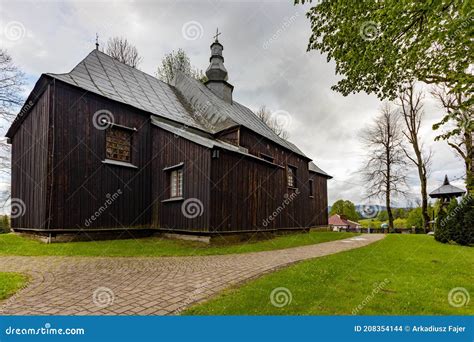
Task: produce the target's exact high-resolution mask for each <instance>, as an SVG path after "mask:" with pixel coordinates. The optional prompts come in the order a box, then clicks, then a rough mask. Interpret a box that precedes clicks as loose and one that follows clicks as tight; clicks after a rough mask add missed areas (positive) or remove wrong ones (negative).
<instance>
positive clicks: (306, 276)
mask: <svg viewBox="0 0 474 342" xmlns="http://www.w3.org/2000/svg"><path fill="white" fill-rule="evenodd" d="M473 270H474V248H470V247H462V246H455V245H445V244H441V243H438V242H436V241H434V239H433V238H432V237H430V236H426V235H388V236H387V237H386V238H385V239H384V240H381V241H379V242H376V243H374V244H372V245H369V246H367V247H363V248H359V249H355V250H351V251H347V252H343V253H339V254H334V255H330V256H326V257H322V258H318V259H313V260H309V261H305V262H302V263H299V264H297V265H294V266H291V267H289V268H286V269H283V270H281V271H278V272H275V273H272V274H269V275H266V276H264V277H262V278H260V279H258V280H255V281H252V282H250V283H248V284H246V285H243V286H242V287H240V288H235V289H231V290H228V291H226V292H224V293H223V294H222V295H220V296H218V297H216V298H215V299H212V300H210V301H209V302H206V303H203V304H200V305H197V306H195V307H192V308H190V309H189V310H188V311H186V312H185V314H193V315H350V314H360V315H466V314H471V315H472V314H474V299H471V300H470V302H468V303H467V305H463V306H460V307H455V306H453V305H450V303H449V300H448V297H449V293H450V291H451V290H453V289H455V290H453V292H452V294H453V296H452V300H451V302H452V303H453V304H454V305H456V304H462V301H463V299H464V300H466V299H467V298H468V294H470V295H471V296H474V272H473ZM276 288H286V290H284V289H277V290H275V289H276ZM456 288H463V289H464V290H463V289H456ZM272 291H275V292H274V294H276V293H279V294H280V295H279V296H278V295H276V296H273V301H274V303H276V304H277V305H280V304H285V303H287V305H285V306H282V307H276V306H275V305H273V304H272V300H271V293H272ZM290 296H291V301H289V298H290ZM288 302H289V303H288Z"/></svg>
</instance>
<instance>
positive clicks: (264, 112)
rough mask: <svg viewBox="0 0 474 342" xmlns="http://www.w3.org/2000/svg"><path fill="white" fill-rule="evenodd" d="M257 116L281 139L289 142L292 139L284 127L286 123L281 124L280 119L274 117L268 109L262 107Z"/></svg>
mask: <svg viewBox="0 0 474 342" xmlns="http://www.w3.org/2000/svg"><path fill="white" fill-rule="evenodd" d="M255 115H257V116H258V118H259V119H260V120H262V121H263V122H264V123H265V124H266V125H267V126H268V127H270V129H271V130H272V131H273V132H275V134H276V135H278V136H279V137H280V138H282V139H285V140H287V139H288V138H289V137H290V134H289V133H288V131H287V130H286V129H285V127H284V126H285V125H284V123H282V122H279V120H278V117H275V116H273V115H272V112H270V111H269V110H268V109H267V107H265V106H261V107H260V109H259V110H258V111H257V112H256V113H255Z"/></svg>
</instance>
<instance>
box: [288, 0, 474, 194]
mask: <svg viewBox="0 0 474 342" xmlns="http://www.w3.org/2000/svg"><path fill="white" fill-rule="evenodd" d="M305 2H312V1H311V0H295V3H305ZM473 5H474V3H473V2H472V1H463V0H438V1H416V0H407V1H398V0H387V1H378V0H364V1H318V2H317V5H315V6H314V7H312V8H311V9H310V10H309V12H308V14H307V16H308V18H309V19H310V21H311V29H312V35H311V38H310V41H309V45H308V50H313V49H316V50H319V51H321V52H322V53H327V58H328V60H334V61H335V62H336V72H337V73H338V74H340V75H342V76H343V78H342V80H340V81H339V82H338V83H337V84H336V85H335V86H333V89H335V90H337V91H339V92H341V93H342V94H344V95H348V94H350V93H353V92H359V91H365V92H367V93H374V94H376V95H377V96H378V97H379V98H381V99H387V98H389V99H395V98H396V97H397V95H398V93H399V92H400V91H402V90H403V87H404V86H405V85H406V84H407V83H410V82H412V81H421V82H424V83H426V84H438V85H439V84H445V85H447V88H448V89H449V92H450V94H451V95H454V96H456V94H470V93H472V84H473V83H474V74H473V73H472V69H470V67H471V65H472V57H471V56H472V55H473V54H474V53H473V48H474V44H472V24H471V23H472V13H473ZM460 100H461V101H460V102H459V103H458V104H457V106H458V109H460V110H464V111H471V112H472V104H473V97H472V96H466V97H460ZM469 108H471V109H470V110H469ZM451 114H452V113H448V114H447V115H446V116H445V118H443V122H448V121H450V120H451V118H452V115H451ZM451 122H453V123H454V124H460V120H457V119H454V120H451ZM459 128H460V127H459V126H458V127H456V128H455V129H459ZM442 138H445V136H442ZM471 140H472V139H471ZM468 149H471V150H472V141H471V147H468ZM469 182H471V183H469ZM472 182H473V180H472V177H469V175H468V177H467V185H468V188H471V189H472V187H473V184H472Z"/></svg>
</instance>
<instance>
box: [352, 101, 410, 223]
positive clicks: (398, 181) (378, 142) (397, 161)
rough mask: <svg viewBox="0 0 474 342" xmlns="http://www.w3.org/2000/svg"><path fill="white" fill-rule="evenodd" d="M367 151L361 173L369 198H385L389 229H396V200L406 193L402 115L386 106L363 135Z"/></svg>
mask: <svg viewBox="0 0 474 342" xmlns="http://www.w3.org/2000/svg"><path fill="white" fill-rule="evenodd" d="M361 139H362V142H363V144H364V146H365V149H366V151H367V157H366V161H365V163H364V167H363V169H362V170H361V173H362V176H363V178H364V180H365V181H366V184H367V187H366V195H367V198H384V199H385V206H386V207H387V214H388V222H389V229H390V230H393V221H394V218H393V213H392V200H393V198H394V197H397V196H399V195H402V194H403V195H404V194H406V189H407V183H406V155H405V153H404V151H403V134H402V126H401V124H400V117H399V115H398V113H397V112H396V111H395V110H393V109H392V108H391V107H390V105H389V104H385V106H384V107H383V108H382V110H381V113H380V114H379V115H378V116H377V117H376V118H375V120H374V122H373V123H372V124H371V125H370V126H368V127H367V128H365V129H364V130H363V131H362V134H361Z"/></svg>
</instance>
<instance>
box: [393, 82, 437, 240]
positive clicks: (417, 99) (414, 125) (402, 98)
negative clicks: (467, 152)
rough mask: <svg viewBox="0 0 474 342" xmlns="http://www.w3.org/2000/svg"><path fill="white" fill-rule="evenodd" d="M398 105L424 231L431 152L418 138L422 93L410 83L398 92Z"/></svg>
mask: <svg viewBox="0 0 474 342" xmlns="http://www.w3.org/2000/svg"><path fill="white" fill-rule="evenodd" d="M398 100H399V105H400V109H401V114H402V118H403V121H404V122H405V129H404V130H403V135H404V136H405V137H406V139H407V141H408V143H409V144H410V145H411V147H412V150H413V154H414V156H413V154H412V153H410V152H409V151H408V150H407V149H404V152H405V154H406V156H407V158H408V159H409V160H410V161H411V162H412V163H413V164H414V165H415V166H416V167H417V169H418V177H419V178H420V185H421V213H422V217H423V229H424V230H425V231H426V230H427V229H428V226H429V222H430V216H429V215H428V191H427V177H428V172H429V166H430V163H431V157H432V153H431V151H429V152H427V151H426V150H425V148H424V146H423V143H422V142H421V140H420V127H421V123H422V121H423V116H424V111H423V102H422V101H423V95H422V93H421V92H416V91H415V85H414V84H413V83H412V84H410V85H408V87H407V88H406V89H405V90H404V91H403V92H401V93H400V94H399V96H398Z"/></svg>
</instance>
